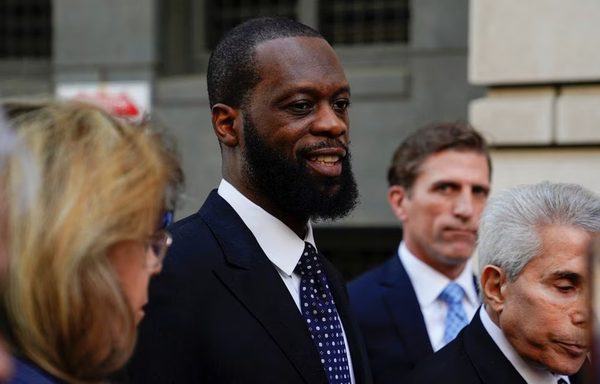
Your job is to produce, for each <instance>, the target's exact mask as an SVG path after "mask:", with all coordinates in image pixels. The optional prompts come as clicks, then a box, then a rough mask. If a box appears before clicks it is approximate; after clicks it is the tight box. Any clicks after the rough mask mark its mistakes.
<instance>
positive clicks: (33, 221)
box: [3, 101, 182, 382]
mask: <svg viewBox="0 0 600 384" xmlns="http://www.w3.org/2000/svg"><path fill="white" fill-rule="evenodd" d="M3 107H4V109H5V111H6V114H7V117H8V119H9V121H10V122H11V123H12V124H13V125H14V126H15V128H16V130H17V132H18V135H19V136H20V138H21V139H22V140H23V142H24V143H25V144H26V145H27V146H28V148H29V150H30V152H31V154H32V156H33V158H34V160H35V162H36V163H37V166H38V167H39V170H40V176H41V180H40V188H39V192H38V193H37V195H36V197H35V200H34V202H33V204H32V207H31V209H30V210H28V211H27V212H25V213H20V214H14V215H13V214H11V217H10V219H9V236H10V238H11V242H10V256H11V261H10V269H9V276H8V285H7V291H6V310H7V314H8V318H9V320H10V326H11V330H12V332H13V333H14V335H13V336H14V339H15V344H16V347H17V348H18V350H19V352H20V353H22V354H23V355H25V356H26V357H27V358H29V359H31V360H32V361H33V362H34V363H36V364H38V365H39V366H40V367H41V368H43V369H44V370H46V371H48V372H49V373H51V374H53V375H55V376H57V377H59V378H61V379H64V380H68V381H71V382H82V381H94V380H99V379H101V378H103V377H105V376H106V375H107V374H109V373H111V372H113V371H115V370H117V369H118V368H120V367H121V366H123V365H124V364H125V363H126V361H127V360H128V358H129V357H130V355H131V353H132V352H133V347H134V345H135V338H136V328H135V320H134V314H133V310H132V309H131V307H130V305H129V303H128V301H127V298H126V296H125V294H124V292H123V290H122V288H121V286H120V285H119V283H118V279H117V276H116V275H115V272H114V270H113V267H112V265H111V264H110V262H109V259H108V257H107V256H108V253H109V252H110V250H111V249H112V247H114V246H115V245H116V244H118V243H120V242H123V241H128V240H134V241H144V240H145V239H146V238H147V236H148V235H149V234H150V233H152V232H153V230H155V229H156V226H157V223H158V221H159V218H160V217H161V214H162V213H164V210H165V207H166V206H168V205H169V204H171V203H172V200H173V198H174V196H175V195H176V190H177V188H178V187H179V186H180V185H181V182H182V175H181V169H180V166H179V162H178V160H177V158H176V156H175V155H174V154H173V151H172V150H171V149H170V148H169V147H168V146H167V145H166V144H165V142H164V141H163V140H162V138H161V135H158V134H157V133H155V132H153V131H152V130H151V129H150V127H149V126H148V124H142V125H141V126H140V125H138V124H133V123H131V122H127V121H124V120H119V119H117V118H114V117H112V116H111V115H109V114H108V113H107V112H105V111H103V110H101V109H99V108H97V107H94V106H91V105H87V104H82V103H80V102H74V101H37V102H22V101H12V102H11V101H5V102H4V103H3ZM20 170H21V169H20V167H19V166H18V164H11V163H10V161H9V169H8V178H7V186H8V189H7V192H6V198H7V201H8V203H9V204H11V202H12V201H14V200H16V199H18V192H17V191H16V190H15V189H13V188H12V186H13V185H16V183H17V182H18V181H19V180H20V179H22V178H23V175H22V172H20Z"/></svg>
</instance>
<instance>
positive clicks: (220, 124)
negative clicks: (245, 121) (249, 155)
mask: <svg viewBox="0 0 600 384" xmlns="http://www.w3.org/2000/svg"><path fill="white" fill-rule="evenodd" d="M241 117H242V116H241V111H240V109H236V108H232V107H230V106H228V105H225V104H220V103H219V104H215V105H214V106H213V107H212V110H211V119H212V126H213V129H214V130H215V134H216V135H217V138H218V139H219V141H220V142H221V143H223V144H224V145H226V146H228V147H235V146H237V145H238V144H239V134H240V127H241V125H242V124H241V120H242V119H241Z"/></svg>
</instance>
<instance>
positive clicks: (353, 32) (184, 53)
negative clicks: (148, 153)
mask: <svg viewBox="0 0 600 384" xmlns="http://www.w3.org/2000/svg"><path fill="white" fill-rule="evenodd" d="M267 15H280V16H284V17H288V18H291V19H294V20H298V21H300V22H302V23H304V24H306V25H309V26H312V27H314V28H316V29H318V30H319V31H320V32H321V33H322V34H323V36H325V38H326V39H327V40H328V41H329V42H330V43H331V44H332V45H333V46H336V47H340V46H344V47H345V46H352V47H353V48H354V47H366V46H371V45H377V44H385V45H395V46H401V45H405V44H406V43H407V42H408V38H409V21H410V2H409V0H322V1H318V0H160V2H159V17H160V22H159V26H160V28H161V31H160V43H159V44H160V48H159V52H160V54H159V72H160V73H161V74H163V75H177V74H185V73H198V72H204V71H205V70H206V65H207V62H208V57H209V56H210V52H211V51H212V50H213V49H214V47H215V46H216V44H217V43H218V41H219V39H220V38H221V37H222V36H223V34H224V33H226V32H227V31H229V30H230V29H231V28H232V27H234V26H235V25H237V24H239V23H240V22H242V21H244V20H247V19H250V18H253V17H257V16H267Z"/></svg>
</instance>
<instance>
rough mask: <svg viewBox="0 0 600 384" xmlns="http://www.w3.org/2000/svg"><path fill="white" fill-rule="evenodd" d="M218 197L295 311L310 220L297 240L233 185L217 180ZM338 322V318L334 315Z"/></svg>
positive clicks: (350, 363) (310, 236) (349, 357)
mask: <svg viewBox="0 0 600 384" xmlns="http://www.w3.org/2000/svg"><path fill="white" fill-rule="evenodd" d="M218 193H219V196H221V197H222V198H223V199H224V200H225V201H227V203H229V205H231V207H232V208H233V209H234V210H235V212H236V213H237V214H238V215H239V216H240V218H241V219H242V221H243V222H244V224H246V226H247V227H248V228H249V229H250V231H251V232H252V234H253V235H254V237H255V238H256V241H257V242H258V245H260V247H261V248H262V250H263V252H264V253H265V255H267V258H268V259H269V260H270V261H271V263H273V265H274V266H275V269H276V270H277V272H279V276H281V280H283V283H284V284H285V286H286V287H287V289H288V291H289V292H290V295H292V298H293V299H294V302H295V303H296V306H297V307H298V311H300V313H302V311H301V310H300V280H301V277H300V275H299V274H297V273H295V272H294V269H295V268H296V265H297V264H298V261H300V256H302V252H303V251H304V242H305V241H306V242H308V243H310V244H312V246H313V247H315V249H317V246H316V245H315V239H314V237H313V230H312V226H311V224H310V221H309V222H308V223H307V227H308V231H307V232H306V236H305V238H304V239H301V238H299V237H298V235H296V233H295V232H294V231H292V230H291V229H290V228H289V227H288V226H287V225H285V224H284V223H282V222H281V221H280V220H279V219H277V218H275V217H274V216H272V215H271V214H270V213H268V212H267V211H265V210H264V209H262V208H261V207H259V206H258V205H256V204H254V203H253V202H252V201H250V200H249V199H248V198H247V197H246V196H244V195H242V194H241V193H240V192H239V191H238V190H237V189H235V187H234V186H233V185H231V184H230V183H229V182H227V181H226V180H221V184H220V185H219V190H218ZM338 318H339V319H340V322H342V318H341V317H339V316H338ZM342 335H343V336H344V342H345V343H346V354H347V355H348V368H349V369H350V378H351V380H352V383H353V384H354V383H355V380H354V370H353V369H352V359H351V356H350V347H349V345H348V339H347V338H346V331H345V330H344V324H343V322H342Z"/></svg>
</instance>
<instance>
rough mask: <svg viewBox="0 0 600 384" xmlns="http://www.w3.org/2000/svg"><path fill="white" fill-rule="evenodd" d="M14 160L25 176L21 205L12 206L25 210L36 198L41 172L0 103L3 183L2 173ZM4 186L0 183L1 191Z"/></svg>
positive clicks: (0, 167)
mask: <svg viewBox="0 0 600 384" xmlns="http://www.w3.org/2000/svg"><path fill="white" fill-rule="evenodd" d="M13 160H14V164H16V165H17V166H18V167H20V168H22V170H23V172H22V174H23V175H24V178H23V179H22V180H21V183H20V184H19V196H20V197H21V198H20V199H19V206H17V207H11V208H12V209H18V210H21V211H23V210H25V209H27V208H29V207H30V205H31V204H32V202H33V200H34V196H35V193H36V190H37V188H38V184H39V172H38V169H37V166H36V165H35V163H34V161H33V159H32V158H31V155H30V153H29V151H28V150H27V148H25V146H24V145H22V143H21V141H20V140H19V139H18V137H17V135H16V133H15V132H14V131H13V130H12V129H11V128H10V126H9V124H8V122H7V120H6V118H5V115H4V112H3V111H2V108H1V105H0V183H2V175H3V173H4V172H6V167H7V166H8V163H9V162H10V163H12V162H13ZM4 187H5V186H4V185H0V192H1V191H2V190H3V189H4ZM0 204H2V200H0ZM0 208H2V207H0ZM0 211H2V210H0Z"/></svg>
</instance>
